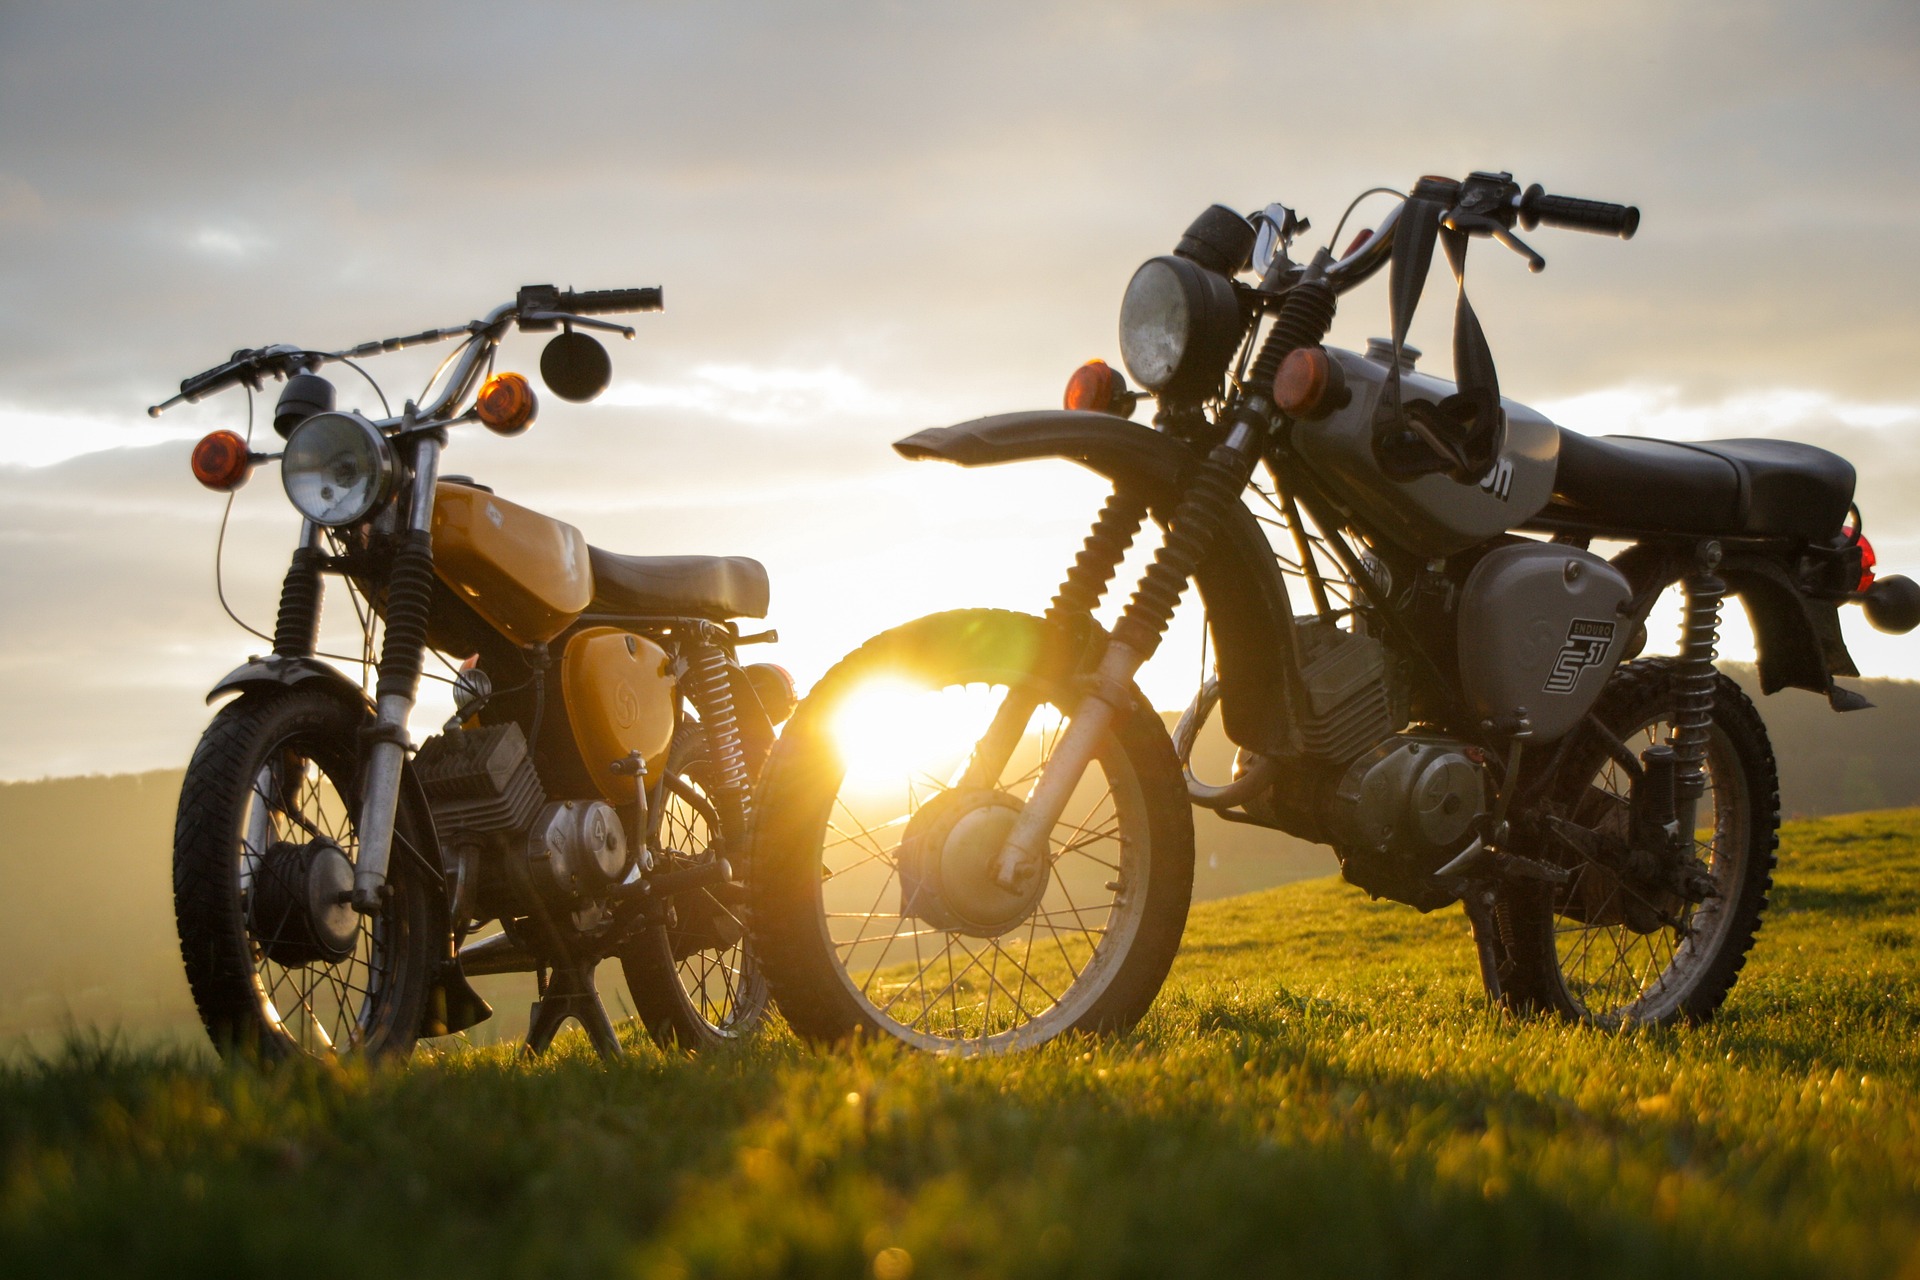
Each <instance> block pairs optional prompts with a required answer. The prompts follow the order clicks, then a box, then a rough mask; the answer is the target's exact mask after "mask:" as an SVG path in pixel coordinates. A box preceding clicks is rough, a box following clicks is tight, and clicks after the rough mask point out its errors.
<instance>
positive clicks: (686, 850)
mask: <svg viewBox="0 0 1920 1280" xmlns="http://www.w3.org/2000/svg"><path fill="white" fill-rule="evenodd" d="M718 827H719V822H718V820H717V815H716V814H715V813H714V810H713V807H712V805H711V804H710V803H709V802H708V800H707V797H706V793H705V791H704V790H703V789H701V788H700V786H699V784H698V783H695V782H694V781H693V780H692V779H690V778H688V777H686V776H685V775H684V774H683V775H681V776H679V777H677V778H675V779H673V780H672V781H671V782H669V783H668V786H667V799H666V802H665V804H664V805H663V806H662V807H661V812H660V826H659V835H658V837H657V839H656V844H657V846H658V847H657V848H656V850H655V852H656V853H657V854H660V855H662V856H664V857H665V858H666V859H667V861H668V863H669V866H670V867H674V868H677V867H684V866H695V865H697V864H699V863H702V862H704V861H706V860H707V858H708V857H709V856H710V850H711V849H712V847H713V842H714V832H715V830H716V829H717V828H718ZM699 897H700V898H701V899H703V900H704V901H703V902H702V903H701V905H703V906H705V905H709V904H710V905H711V906H712V907H713V909H715V910H717V911H721V912H724V913H725V914H726V915H727V916H728V917H729V919H730V921H731V923H732V924H733V926H734V927H735V928H737V929H739V930H740V931H741V932H740V941H738V942H735V943H733V944H732V945H730V946H725V947H709V948H706V949H703V950H696V951H689V952H688V953H687V955H686V957H685V958H684V959H680V960H676V961H675V962H674V977H675V978H676V979H678V981H679V983H680V991H681V993H682V994H683V995H684V996H685V997H686V1001H687V1007H688V1008H689V1009H691V1010H692V1011H693V1014H694V1016H695V1017H697V1018H699V1019H700V1020H701V1021H702V1022H704V1023H705V1024H706V1025H707V1026H708V1027H709V1028H711V1029H712V1030H713V1031H714V1032H715V1033H716V1034H718V1035H723V1036H725V1035H735V1034H738V1033H739V1032H740V1029H741V1025H742V1023H743V1022H744V1021H745V1020H746V1015H747V1014H748V1013H749V1012H750V1011H751V1009H752V1007H753V1005H754V1004H755V1001H754V998H753V990H754V985H755V980H756V978H757V977H758V975H757V974H756V973H755V972H754V969H753V963H752V958H751V955H750V953H749V951H748V948H747V944H746V934H745V926H744V925H743V924H742V923H741V921H740V915H739V912H738V909H737V907H734V906H729V905H728V904H727V903H726V902H725V901H724V900H722V899H721V898H717V897H715V896H714V895H712V894H706V893H703V894H701V895H699ZM685 929H686V924H685V922H683V921H682V919H681V916H680V913H679V910H678V908H675V910H674V913H673V915H672V918H671V919H670V920H669V921H668V924H667V945H668V947H669V948H670V950H669V952H668V954H669V955H677V954H678V953H679V951H680V948H681V945H682V942H683V939H684V938H685V936H686V935H685V932H684V930H685Z"/></svg>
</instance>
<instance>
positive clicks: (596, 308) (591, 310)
mask: <svg viewBox="0 0 1920 1280" xmlns="http://www.w3.org/2000/svg"><path fill="white" fill-rule="evenodd" d="M660 307H661V292H660V289H659V288H658V287H657V286H656V287H654V288H650V289H588V290H586V291H584V292H581V293H575V292H574V291H573V290H571V289H569V290H568V291H567V292H565V293H563V294H561V295H560V306H559V309H560V310H562V311H571V312H572V313H573V314H574V315H577V316H591V315H600V314H605V313H608V312H614V311H658V310H660Z"/></svg>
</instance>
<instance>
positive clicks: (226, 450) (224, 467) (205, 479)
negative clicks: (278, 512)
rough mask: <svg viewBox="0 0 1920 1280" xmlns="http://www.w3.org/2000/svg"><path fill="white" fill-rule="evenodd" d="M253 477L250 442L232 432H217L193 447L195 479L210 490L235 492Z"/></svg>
mask: <svg viewBox="0 0 1920 1280" xmlns="http://www.w3.org/2000/svg"><path fill="white" fill-rule="evenodd" d="M252 474H253V457H252V455H250V454H249V453H248V452H247V442H246V441H245V440H242V439H241V438H240V437H239V436H237V435H235V434H234V433H233V432H231V431H215V432H213V433H212V434H210V435H208V436H207V437H206V438H205V439H203V440H201V441H200V443H199V444H196V445H195V446H193V478H194V479H195V480H198V481H199V482H200V483H201V484H203V485H205V486H207V488H209V489H217V490H218V491H220V492H221V493H232V492H233V491H234V490H235V489H238V488H239V487H240V486H241V485H243V484H245V483H246V482H247V477H248V476H250V475H252Z"/></svg>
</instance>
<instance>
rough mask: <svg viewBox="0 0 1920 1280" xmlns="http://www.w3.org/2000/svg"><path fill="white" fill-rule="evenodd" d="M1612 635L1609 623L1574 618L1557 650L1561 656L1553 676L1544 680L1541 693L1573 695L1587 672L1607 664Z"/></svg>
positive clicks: (1612, 628) (1555, 660)
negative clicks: (1565, 640)
mask: <svg viewBox="0 0 1920 1280" xmlns="http://www.w3.org/2000/svg"><path fill="white" fill-rule="evenodd" d="M1613 632H1614V624H1613V623H1611V622H1594V621H1592V620H1591V619H1588V618H1575V619H1574V620H1573V625H1572V626H1570V627H1568V628H1567V642H1566V643H1565V644H1564V645H1561V646H1560V656H1559V657H1558V658H1556V659H1554V663H1553V674H1552V675H1549V676H1548V677H1547V683H1546V688H1545V689H1544V690H1543V692H1546V693H1572V692H1573V686H1574V685H1576V684H1578V683H1579V682H1580V677H1581V675H1582V674H1584V673H1585V672H1586V671H1587V669H1588V668H1590V667H1597V666H1599V665H1600V664H1601V663H1602V662H1605V661H1606V659H1607V650H1608V649H1611V648H1612V647H1613Z"/></svg>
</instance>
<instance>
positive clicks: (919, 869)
mask: <svg viewBox="0 0 1920 1280" xmlns="http://www.w3.org/2000/svg"><path fill="white" fill-rule="evenodd" d="M1025 807H1026V806H1025V805H1024V804H1023V803H1022V802H1021V801H1020V800H1019V799H1017V798H1016V797H1014V796H1010V795H1008V794H1006V793H1005V792H1003V791H985V790H979V791H947V792H943V793H942V794H940V795H938V796H935V797H934V798H933V799H932V800H929V801H928V802H927V803H926V804H924V805H922V806H921V807H920V810H919V812H917V813H915V814H914V815H913V820H912V821H910V822H909V823H907V829H906V833H905V834H904V835H903V836H902V837H901V840H900V852H899V860H900V863H899V865H900V914H901V916H902V917H909V918H918V919H920V920H924V921H926V922H927V923H928V924H930V925H932V926H933V927H934V928H936V929H953V930H956V931H958V932H961V933H965V934H967V935H969V936H971V937H975V938H996V937H999V936H1000V935H1001V934H1003V933H1005V932H1007V931H1008V930H1009V929H1012V928H1014V927H1015V926H1016V925H1019V924H1021V923H1023V922H1024V921H1025V920H1026V919H1027V917H1028V916H1030V915H1032V914H1033V911H1034V908H1035V907H1037V906H1038V905H1039V904H1040V899H1041V898H1042V897H1043V896H1045V894H1046V891H1047V883H1048V881H1049V879H1050V878H1051V877H1049V876H1045V875H1038V876H1030V877H1028V880H1029V883H1027V884H1025V885H1022V886H1020V887H1018V888H1013V889H1008V888H1006V887H1004V886H1002V885H1001V884H1000V882H999V881H998V880H996V879H995V878H994V874H993V866H994V862H995V859H996V857H997V856H998V854H999V852H1000V850H1001V847H1002V846H1004V845H1005V844H1006V841H1007V836H1008V834H1009V833H1011V832H1012V830H1013V824H1014V822H1015V821H1016V820H1017V819H1018V818H1019V816H1020V811H1021V810H1022V809H1024V808H1025Z"/></svg>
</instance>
